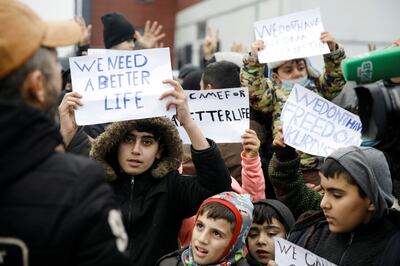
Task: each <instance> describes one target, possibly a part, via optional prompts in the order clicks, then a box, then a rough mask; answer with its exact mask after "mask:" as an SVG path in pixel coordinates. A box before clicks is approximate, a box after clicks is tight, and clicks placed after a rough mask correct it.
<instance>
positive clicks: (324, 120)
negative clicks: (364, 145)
mask: <svg viewBox="0 0 400 266" xmlns="http://www.w3.org/2000/svg"><path fill="white" fill-rule="evenodd" d="M281 123H282V130H283V136H284V138H285V143H286V144H288V145H290V146H292V147H293V148H295V149H297V150H300V151H303V152H305V153H308V154H312V155H317V156H323V157H326V156H327V155H329V154H330V153H331V152H333V151H334V150H336V149H338V148H341V147H346V146H351V145H356V146H359V145H360V144H361V142H362V140H361V128H362V124H361V121H360V118H359V117H358V116H357V115H355V114H353V113H351V112H349V111H347V110H345V109H343V108H341V107H339V106H337V105H335V104H334V103H332V102H330V101H328V100H326V99H324V98H322V97H321V96H319V95H317V94H316V93H314V92H312V91H310V90H308V89H306V88H304V87H302V86H300V85H298V84H295V86H294V87H293V89H292V91H291V93H290V95H289V98H288V99H287V101H286V103H285V105H284V107H283V109H282V113H281Z"/></svg>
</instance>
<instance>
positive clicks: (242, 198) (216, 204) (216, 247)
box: [156, 192, 253, 266]
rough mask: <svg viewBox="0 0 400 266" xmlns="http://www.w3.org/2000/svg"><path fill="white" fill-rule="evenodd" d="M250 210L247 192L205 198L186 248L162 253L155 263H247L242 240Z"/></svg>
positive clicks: (250, 214) (226, 193)
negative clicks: (163, 254)
mask: <svg viewBox="0 0 400 266" xmlns="http://www.w3.org/2000/svg"><path fill="white" fill-rule="evenodd" d="M252 212H253V204H252V203H251V201H250V197H249V196H248V195H240V194H236V193H235V192H223V193H220V194H218V195H215V196H213V197H211V198H208V199H207V200H205V201H204V202H203V204H202V205H201V206H200V208H199V211H198V213H197V217H196V224H195V227H194V229H193V235H192V241H191V243H190V245H189V247H187V248H186V249H182V250H179V251H176V252H174V253H171V254H168V255H166V256H164V257H163V258H161V259H160V260H159V261H158V262H157V264H156V265H159V266H169V265H174V266H175V265H178V266H179V265H185V266H190V265H232V266H235V265H236V266H246V265H249V264H248V263H247V261H246V258H245V256H246V252H247V250H246V243H245V241H246V237H247V234H248V232H249V229H250V225H251V220H252Z"/></svg>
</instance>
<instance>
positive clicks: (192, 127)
mask: <svg viewBox="0 0 400 266" xmlns="http://www.w3.org/2000/svg"><path fill="white" fill-rule="evenodd" d="M164 84H169V85H171V86H172V87H173V88H174V89H173V90H170V91H167V92H165V93H163V94H162V95H161V97H160V100H162V99H164V98H166V97H168V96H171V99H169V100H168V101H167V105H166V106H167V110H168V109H169V108H170V107H171V105H175V106H176V118H177V119H178V121H179V122H180V124H181V125H182V126H183V128H184V129H185V131H186V133H187V134H188V137H189V139H190V141H191V143H192V147H193V148H194V149H195V150H205V149H207V148H209V147H210V144H209V143H208V141H207V140H206V138H205V137H204V135H203V133H202V132H201V130H200V128H199V127H198V126H197V124H196V122H195V121H194V120H193V119H192V117H191V116H190V111H189V104H188V102H187V96H186V93H185V92H184V91H183V88H182V86H181V85H180V84H179V82H177V81H175V80H171V79H168V80H165V81H164Z"/></svg>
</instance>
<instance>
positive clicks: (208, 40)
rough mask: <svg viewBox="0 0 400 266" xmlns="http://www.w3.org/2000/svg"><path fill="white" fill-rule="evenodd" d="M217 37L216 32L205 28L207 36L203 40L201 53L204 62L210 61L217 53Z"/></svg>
mask: <svg viewBox="0 0 400 266" xmlns="http://www.w3.org/2000/svg"><path fill="white" fill-rule="evenodd" d="M218 35H219V33H218V30H216V29H215V30H213V29H212V28H210V27H208V28H207V35H206V37H205V38H204V43H203V53H204V58H205V59H206V60H210V59H211V58H212V57H213V56H214V54H215V52H216V51H217V48H218V38H219V37H218Z"/></svg>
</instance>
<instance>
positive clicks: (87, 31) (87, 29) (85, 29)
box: [75, 16, 92, 46]
mask: <svg viewBox="0 0 400 266" xmlns="http://www.w3.org/2000/svg"><path fill="white" fill-rule="evenodd" d="M75 21H76V22H77V23H78V24H79V26H80V27H81V29H82V37H81V39H80V40H79V46H85V45H89V44H90V38H91V36H92V25H91V24H89V25H87V26H86V22H85V19H84V18H83V17H82V16H78V17H76V18H75Z"/></svg>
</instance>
